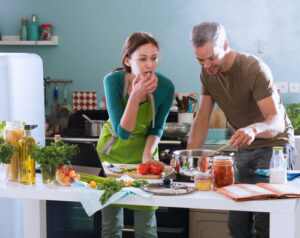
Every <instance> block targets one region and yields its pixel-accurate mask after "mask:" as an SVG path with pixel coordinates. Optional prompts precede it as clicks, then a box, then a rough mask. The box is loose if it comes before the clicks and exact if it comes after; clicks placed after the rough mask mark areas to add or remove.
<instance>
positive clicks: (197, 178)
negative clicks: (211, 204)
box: [194, 172, 212, 191]
mask: <svg viewBox="0 0 300 238" xmlns="http://www.w3.org/2000/svg"><path fill="white" fill-rule="evenodd" d="M194 183H195V190H197V191H210V190H211V184H212V183H211V174H210V173H203V172H197V173H196V174H195V175H194Z"/></svg>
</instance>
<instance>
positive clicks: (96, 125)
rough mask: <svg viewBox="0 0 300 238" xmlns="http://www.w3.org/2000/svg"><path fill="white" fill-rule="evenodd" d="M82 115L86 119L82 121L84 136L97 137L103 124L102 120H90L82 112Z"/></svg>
mask: <svg viewBox="0 0 300 238" xmlns="http://www.w3.org/2000/svg"><path fill="white" fill-rule="evenodd" d="M82 117H84V118H85V119H87V120H86V121H84V132H85V135H86V136H92V137H99V135H100V132H101V130H102V128H103V126H104V122H105V121H103V120H91V119H90V118H89V117H88V116H86V115H84V114H82Z"/></svg>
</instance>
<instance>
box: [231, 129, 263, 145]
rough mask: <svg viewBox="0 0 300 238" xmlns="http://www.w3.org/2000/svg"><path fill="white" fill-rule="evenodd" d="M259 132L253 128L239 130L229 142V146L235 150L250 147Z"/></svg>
mask: <svg viewBox="0 0 300 238" xmlns="http://www.w3.org/2000/svg"><path fill="white" fill-rule="evenodd" d="M256 133H257V130H256V128H255V127H253V126H248V127H244V128H240V129H238V130H237V131H236V132H235V133H234V134H233V136H232V137H231V139H230V141H229V143H228V144H229V145H230V146H231V147H233V148H235V147H243V146H248V145H250V144H251V143H252V142H253V141H254V139H255V136H256Z"/></svg>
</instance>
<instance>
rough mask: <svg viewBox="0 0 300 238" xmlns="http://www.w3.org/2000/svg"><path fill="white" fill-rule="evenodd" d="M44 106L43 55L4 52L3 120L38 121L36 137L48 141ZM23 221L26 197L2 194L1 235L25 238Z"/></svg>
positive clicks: (0, 80) (0, 82) (0, 70)
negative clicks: (19, 197) (13, 197)
mask: <svg viewBox="0 0 300 238" xmlns="http://www.w3.org/2000/svg"><path fill="white" fill-rule="evenodd" d="M44 110H45V109H44V86H43V62H42V59H41V57H40V56H38V55H36V54H29V53H0V122H1V121H21V122H25V123H26V124H37V125H38V127H37V128H36V129H34V130H32V137H33V138H34V139H35V141H36V143H40V144H41V145H44V144H45V112H44ZM28 186H31V185H28ZM23 224H24V220H23V202H22V199H11V198H0V238H22V237H23V236H24V231H23Z"/></svg>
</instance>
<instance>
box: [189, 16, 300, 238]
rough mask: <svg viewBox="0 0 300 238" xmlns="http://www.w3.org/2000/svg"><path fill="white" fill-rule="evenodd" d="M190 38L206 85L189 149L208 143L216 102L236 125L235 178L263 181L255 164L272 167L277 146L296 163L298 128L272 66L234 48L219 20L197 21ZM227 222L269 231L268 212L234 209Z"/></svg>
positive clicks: (248, 231) (237, 231) (247, 231)
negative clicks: (293, 122) (286, 106)
mask: <svg viewBox="0 0 300 238" xmlns="http://www.w3.org/2000/svg"><path fill="white" fill-rule="evenodd" d="M191 42H192V44H193V47H194V53H195V55H196V58H197V60H198V62H199V64H200V65H201V68H202V70H201V75H200V79H201V82H202V91H201V97H200V106H199V110H198V113H197V115H196V118H195V120H194V123H193V126H192V129H191V134H190V138H189V142H188V149H198V148H200V147H201V146H202V145H203V144H204V141H205V139H206V137H207V133H208V130H209V127H210V119H211V114H212V111H213V108H214V104H215V103H217V104H218V105H219V107H220V108H221V109H222V110H223V111H224V113H225V115H226V118H227V120H228V121H229V122H230V124H231V125H232V126H233V128H234V129H235V133H234V134H233V136H232V137H231V139H230V141H229V145H230V146H232V147H233V148H238V152H237V155H236V160H235V164H236V168H237V173H236V182H239V183H256V182H258V180H257V177H256V176H255V170H256V169H268V168H269V165H270V159H271V157H272V147H273V146H282V147H284V152H285V153H286V154H287V155H288V166H289V169H293V167H294V164H295V161H296V158H297V153H296V151H295V149H294V147H295V146H294V132H293V128H292V125H291V123H290V120H289V119H288V117H287V115H286V112H285V109H284V106H283V105H282V102H281V99H280V97H279V95H278V92H277V90H276V87H275V85H274V82H273V76H272V73H271V71H270V69H269V67H268V66H267V65H266V64H265V63H264V62H263V61H262V60H261V59H259V58H256V57H255V56H252V55H248V54H241V53H238V52H235V51H232V50H231V49H230V48H229V45H228V41H227V38H226V33H225V29H224V27H223V26H222V25H220V24H219V23H215V22H204V23H201V24H200V25H197V26H195V27H194V28H193V31H192V34H191ZM260 182H261V181H260ZM265 182H267V181H265ZM228 225H229V229H230V232H231V234H232V236H233V237H241V238H247V237H253V236H255V235H256V237H269V214H268V213H255V214H254V213H251V212H234V211H231V212H230V213H229V218H228ZM253 228H255V229H253Z"/></svg>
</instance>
